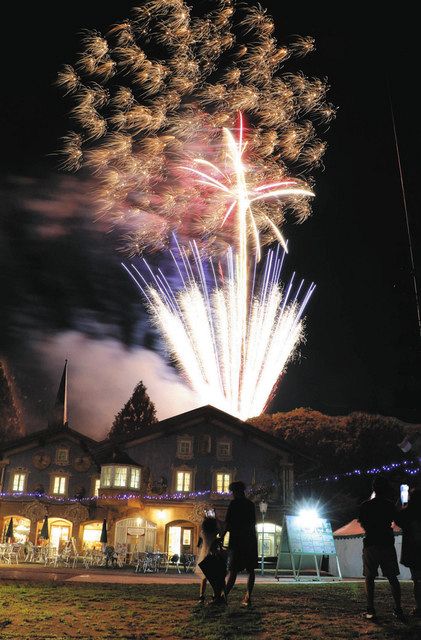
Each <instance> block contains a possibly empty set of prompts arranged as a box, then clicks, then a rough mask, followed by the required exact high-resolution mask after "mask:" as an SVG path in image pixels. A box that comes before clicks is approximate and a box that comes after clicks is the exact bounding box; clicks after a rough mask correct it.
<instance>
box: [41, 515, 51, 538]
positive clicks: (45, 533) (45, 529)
mask: <svg viewBox="0 0 421 640" xmlns="http://www.w3.org/2000/svg"><path fill="white" fill-rule="evenodd" d="M39 537H40V538H42V539H43V540H48V538H49V537H50V535H49V533H48V516H45V517H44V522H43V523H42V529H41V533H40V534H39Z"/></svg>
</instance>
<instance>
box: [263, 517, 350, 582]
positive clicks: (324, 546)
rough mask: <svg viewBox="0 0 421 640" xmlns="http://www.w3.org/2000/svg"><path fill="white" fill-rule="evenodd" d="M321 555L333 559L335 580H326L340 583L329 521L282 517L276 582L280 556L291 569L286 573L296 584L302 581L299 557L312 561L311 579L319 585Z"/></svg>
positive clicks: (278, 577) (339, 569) (340, 574)
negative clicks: (334, 561) (289, 574)
mask: <svg viewBox="0 0 421 640" xmlns="http://www.w3.org/2000/svg"><path fill="white" fill-rule="evenodd" d="M323 556H329V557H330V556H333V557H334V558H336V565H337V568H338V577H332V578H330V579H331V580H342V573H341V568H340V566H339V560H338V556H337V553H336V548H335V541H334V538H333V533H332V527H331V525H330V522H329V521H328V520H325V519H324V518H314V519H311V520H305V518H302V517H301V516H284V519H283V522H282V536H281V543H280V545H279V552H278V561H277V563H276V571H275V578H276V580H278V581H279V579H280V577H281V576H280V570H281V569H280V565H281V561H282V559H283V558H284V557H287V558H288V559H289V562H290V565H291V569H287V570H288V571H292V577H293V578H294V580H295V581H296V582H299V581H300V580H302V579H303V578H304V579H305V577H304V576H303V575H302V574H301V570H302V567H301V565H302V560H303V557H307V558H313V560H314V566H315V569H316V576H315V577H312V578H311V580H312V581H319V582H321V581H322V580H323V578H322V576H321V573H320V572H321V565H322V561H323ZM319 562H320V564H319ZM307 579H308V577H307Z"/></svg>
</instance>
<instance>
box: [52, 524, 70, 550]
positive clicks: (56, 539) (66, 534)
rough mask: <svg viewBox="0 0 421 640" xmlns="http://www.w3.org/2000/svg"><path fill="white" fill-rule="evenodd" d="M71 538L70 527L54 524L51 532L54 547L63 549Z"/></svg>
mask: <svg viewBox="0 0 421 640" xmlns="http://www.w3.org/2000/svg"><path fill="white" fill-rule="evenodd" d="M69 538H70V527H69V526H68V525H65V524H64V525H61V524H52V525H51V531H50V542H51V545H52V546H53V547H56V548H57V549H59V548H61V547H62V546H63V544H64V543H65V542H67V541H68V540H69Z"/></svg>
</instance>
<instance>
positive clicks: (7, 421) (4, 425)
mask: <svg viewBox="0 0 421 640" xmlns="http://www.w3.org/2000/svg"><path fill="white" fill-rule="evenodd" d="M21 435H23V429H22V425H21V422H20V419H19V413H18V410H17V408H16V405H15V402H14V399H13V393H12V388H11V385H10V383H9V380H8V377H7V374H6V369H5V367H4V366H3V364H2V362H0V443H2V442H7V441H8V440H14V439H15V438H18V437H19V436H21Z"/></svg>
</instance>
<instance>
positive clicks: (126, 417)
mask: <svg viewBox="0 0 421 640" xmlns="http://www.w3.org/2000/svg"><path fill="white" fill-rule="evenodd" d="M155 422H157V419H156V411H155V405H154V403H153V402H152V400H151V399H150V397H149V396H148V394H147V392H146V387H145V385H144V384H143V382H142V381H140V382H139V384H138V385H136V387H135V389H134V391H133V393H132V396H131V398H130V400H128V402H126V404H125V405H124V407H123V408H122V409H121V411H119V412H118V414H117V415H116V417H115V418H114V422H113V425H112V427H111V429H110V431H109V433H108V438H109V439H110V440H111V439H118V438H120V437H121V436H125V435H127V434H130V433H136V432H137V431H141V430H142V429H144V428H145V427H149V426H150V425H152V424H154V423H155Z"/></svg>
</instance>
